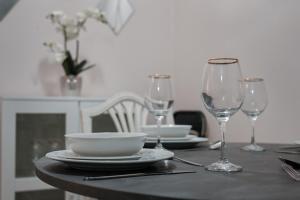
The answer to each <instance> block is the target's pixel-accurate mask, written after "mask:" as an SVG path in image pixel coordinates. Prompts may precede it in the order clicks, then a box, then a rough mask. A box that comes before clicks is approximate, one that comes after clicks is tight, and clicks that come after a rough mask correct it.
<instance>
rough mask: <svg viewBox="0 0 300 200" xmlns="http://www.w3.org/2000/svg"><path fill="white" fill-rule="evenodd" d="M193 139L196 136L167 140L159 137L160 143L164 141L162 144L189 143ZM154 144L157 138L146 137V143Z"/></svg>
mask: <svg viewBox="0 0 300 200" xmlns="http://www.w3.org/2000/svg"><path fill="white" fill-rule="evenodd" d="M195 137H197V136H194V135H187V136H186V137H172V138H171V137H170V138H169V137H168V138H165V137H161V138H160V140H161V141H164V142H173V141H176V142H177V141H181V142H186V141H190V140H192V139H194V138H195ZM148 141H149V142H156V141H157V137H146V142H148Z"/></svg>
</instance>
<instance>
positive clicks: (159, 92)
mask: <svg viewBox="0 0 300 200" xmlns="http://www.w3.org/2000/svg"><path fill="white" fill-rule="evenodd" d="M149 78H150V84H149V88H148V91H147V93H146V96H145V106H146V107H147V108H148V110H149V111H150V113H152V114H153V115H154V117H155V119H156V124H157V144H156V146H155V148H157V149H163V146H162V144H161V141H160V127H161V123H162V120H163V119H164V118H165V117H166V116H167V114H168V112H169V110H170V108H171V107H172V105H173V103H174V100H173V95H172V84H171V76H169V75H160V74H155V75H150V76H149Z"/></svg>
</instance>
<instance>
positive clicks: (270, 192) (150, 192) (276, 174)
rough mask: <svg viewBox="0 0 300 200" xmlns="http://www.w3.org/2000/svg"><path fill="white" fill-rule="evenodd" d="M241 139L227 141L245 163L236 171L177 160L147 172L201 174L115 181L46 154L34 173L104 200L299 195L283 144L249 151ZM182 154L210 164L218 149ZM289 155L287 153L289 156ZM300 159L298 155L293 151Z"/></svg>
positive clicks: (231, 154)
mask: <svg viewBox="0 0 300 200" xmlns="http://www.w3.org/2000/svg"><path fill="white" fill-rule="evenodd" d="M241 146H242V144H228V145H227V157H228V158H229V160H230V161H232V162H233V163H235V164H239V165H241V166H243V171H242V172H238V173H220V172H210V171H206V170H205V169H204V168H202V167H196V166H190V165H186V164H183V163H180V162H178V161H175V160H170V161H167V162H158V163H156V164H155V165H154V166H152V167H151V168H149V169H147V170H148V171H156V170H165V169H180V170H182V169H185V170H196V171H197V173H192V174H178V175H163V176H147V177H134V178H133V177H131V178H121V179H111V180H98V181H83V177H85V176H99V175H105V174H106V173H104V172H94V171H93V172H91V171H81V170H76V169H72V168H70V167H69V166H67V165H66V164H64V163H61V162H58V161H54V160H50V159H47V158H42V159H40V160H38V161H37V162H36V163H35V166H36V174H37V176H38V177H39V178H40V179H41V180H43V181H44V182H46V183H48V184H50V185H52V186H54V187H57V188H60V189H63V190H67V191H70V192H74V193H78V194H81V195H86V196H90V197H96V198H99V199H101V200H115V199H122V200H129V199H130V200H163V199H164V200H168V199H170V200H171V199H172V200H177V199H182V200H192V199H198V200H200V199H216V200H220V199H223V200H226V199H230V200H235V199H239V200H240V199H256V200H257V199H263V200H267V199H272V200H274V199H278V200H279V199H280V200H282V199H295V200H296V199H297V200H299V199H300V182H296V181H294V180H293V179H291V178H290V177H289V176H288V175H287V174H286V173H285V172H284V171H283V170H282V169H281V163H280V161H279V160H278V156H279V154H278V153H275V152H274V150H275V149H277V148H278V146H279V145H271V144H268V145H267V144H265V145H264V147H266V148H267V151H265V152H259V153H255V152H245V151H242V150H240V147H241ZM174 152H175V154H176V155H177V156H178V157H182V158H185V159H188V160H191V161H195V162H200V163H203V164H209V163H211V162H214V161H216V159H217V158H218V156H219V151H217V150H208V149H207V147H197V148H194V149H186V150H175V151H174ZM285 156H286V155H285ZM290 156H292V157H293V158H294V159H299V160H300V155H290Z"/></svg>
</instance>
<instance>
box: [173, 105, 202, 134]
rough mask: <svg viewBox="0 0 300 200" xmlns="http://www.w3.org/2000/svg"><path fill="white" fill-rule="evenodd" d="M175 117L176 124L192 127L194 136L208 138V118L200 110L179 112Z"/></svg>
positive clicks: (176, 112)
mask: <svg viewBox="0 0 300 200" xmlns="http://www.w3.org/2000/svg"><path fill="white" fill-rule="evenodd" d="M173 115H174V122H175V124H180V125H192V128H191V130H192V134H194V135H197V136H199V137H205V136H206V117H205V115H204V114H203V112H201V111H200V110H178V111H175V112H174V114H173Z"/></svg>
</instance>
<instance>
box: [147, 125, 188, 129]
mask: <svg viewBox="0 0 300 200" xmlns="http://www.w3.org/2000/svg"><path fill="white" fill-rule="evenodd" d="M141 128H142V129H143V128H146V129H147V128H157V125H156V124H151V125H144V126H141ZM161 128H183V129H191V128H192V125H186V124H162V125H161Z"/></svg>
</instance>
